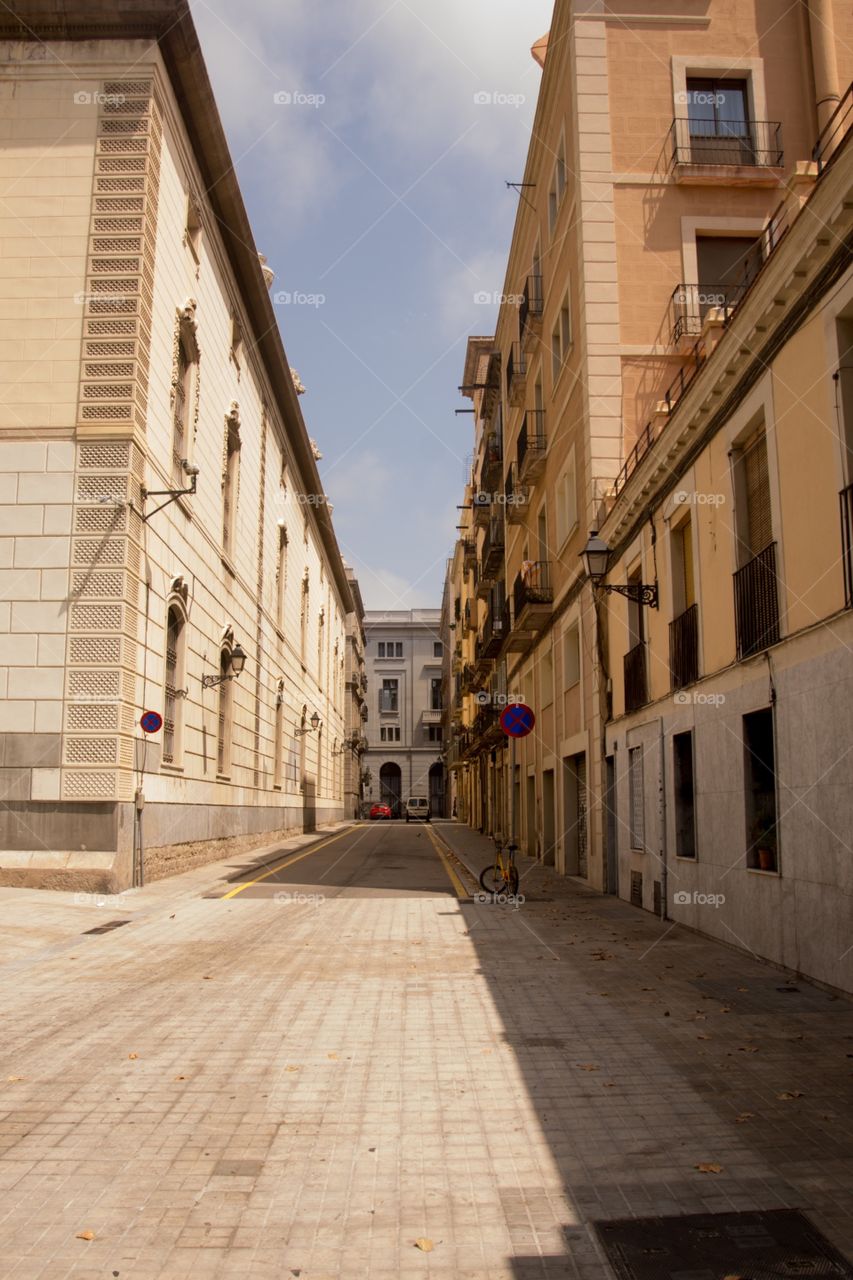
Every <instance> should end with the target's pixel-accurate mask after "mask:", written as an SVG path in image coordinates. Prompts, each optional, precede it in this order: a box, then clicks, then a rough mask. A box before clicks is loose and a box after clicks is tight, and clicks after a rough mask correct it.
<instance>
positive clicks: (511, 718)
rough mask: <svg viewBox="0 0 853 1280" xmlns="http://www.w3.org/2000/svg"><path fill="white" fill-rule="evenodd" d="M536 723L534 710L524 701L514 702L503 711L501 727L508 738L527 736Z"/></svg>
mask: <svg viewBox="0 0 853 1280" xmlns="http://www.w3.org/2000/svg"><path fill="white" fill-rule="evenodd" d="M535 723H536V717H535V715H534V714H533V711H532V710H531V708H530V707H528V706H527V704H526V703H524V702H513V703H512V704H511V705H510V706H508V707H505V708H504V710H503V711H502V712H501V728H502V729H503V731H504V733H505V734H506V736H507V737H508V738H526V737H527V735H528V733H532V731H533V726H534V725H535Z"/></svg>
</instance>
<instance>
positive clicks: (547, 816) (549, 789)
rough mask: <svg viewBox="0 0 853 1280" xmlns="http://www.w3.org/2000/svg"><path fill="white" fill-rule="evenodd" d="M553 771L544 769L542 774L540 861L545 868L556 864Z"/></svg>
mask: <svg viewBox="0 0 853 1280" xmlns="http://www.w3.org/2000/svg"><path fill="white" fill-rule="evenodd" d="M555 798H556V797H555V788H554V770H553V769H546V770H545V772H544V773H543V774H542V861H543V862H544V863H545V865H546V866H547V867H553V866H554V865H555V863H556V844H557V838H556V816H555V813H554V801H555Z"/></svg>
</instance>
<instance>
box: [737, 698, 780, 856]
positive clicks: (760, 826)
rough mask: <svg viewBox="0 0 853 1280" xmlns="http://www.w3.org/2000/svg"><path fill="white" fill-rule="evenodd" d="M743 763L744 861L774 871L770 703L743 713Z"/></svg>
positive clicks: (775, 840) (775, 847)
mask: <svg viewBox="0 0 853 1280" xmlns="http://www.w3.org/2000/svg"><path fill="white" fill-rule="evenodd" d="M743 763H744V790H745V792H746V824H747V831H746V835H747V846H746V865H747V866H748V867H751V868H752V870H754V871H777V870H778V861H779V854H778V834H777V812H776V752H775V747H774V742H773V710H772V708H771V707H767V708H764V709H763V710H761V711H753V712H751V713H750V714H749V715H746V716H744V718H743Z"/></svg>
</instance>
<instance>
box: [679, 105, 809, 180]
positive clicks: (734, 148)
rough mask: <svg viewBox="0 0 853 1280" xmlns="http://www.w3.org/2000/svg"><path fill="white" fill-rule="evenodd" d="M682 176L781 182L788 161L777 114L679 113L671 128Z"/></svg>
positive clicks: (681, 177) (680, 175) (681, 178)
mask: <svg viewBox="0 0 853 1280" xmlns="http://www.w3.org/2000/svg"><path fill="white" fill-rule="evenodd" d="M669 152H670V161H671V164H672V167H673V170H674V176H675V180H676V182H683V183H706V184H707V183H714V182H722V183H726V184H728V185H730V184H732V183H737V184H744V185H749V186H776V184H777V182H778V180H779V177H780V172H779V171H780V169H781V167H782V164H783V161H784V152H783V150H782V126H781V124H779V122H778V121H776V120H729V121H717V120H686V119H675V120H673V122H672V124H671V125H670V130H669Z"/></svg>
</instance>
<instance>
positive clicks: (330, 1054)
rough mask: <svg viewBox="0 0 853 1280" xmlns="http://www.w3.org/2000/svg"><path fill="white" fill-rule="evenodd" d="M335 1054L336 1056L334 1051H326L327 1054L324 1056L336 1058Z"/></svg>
mask: <svg viewBox="0 0 853 1280" xmlns="http://www.w3.org/2000/svg"><path fill="white" fill-rule="evenodd" d="M337 1056H338V1055H337V1054H336V1053H327V1054H326V1057H327V1058H337Z"/></svg>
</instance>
